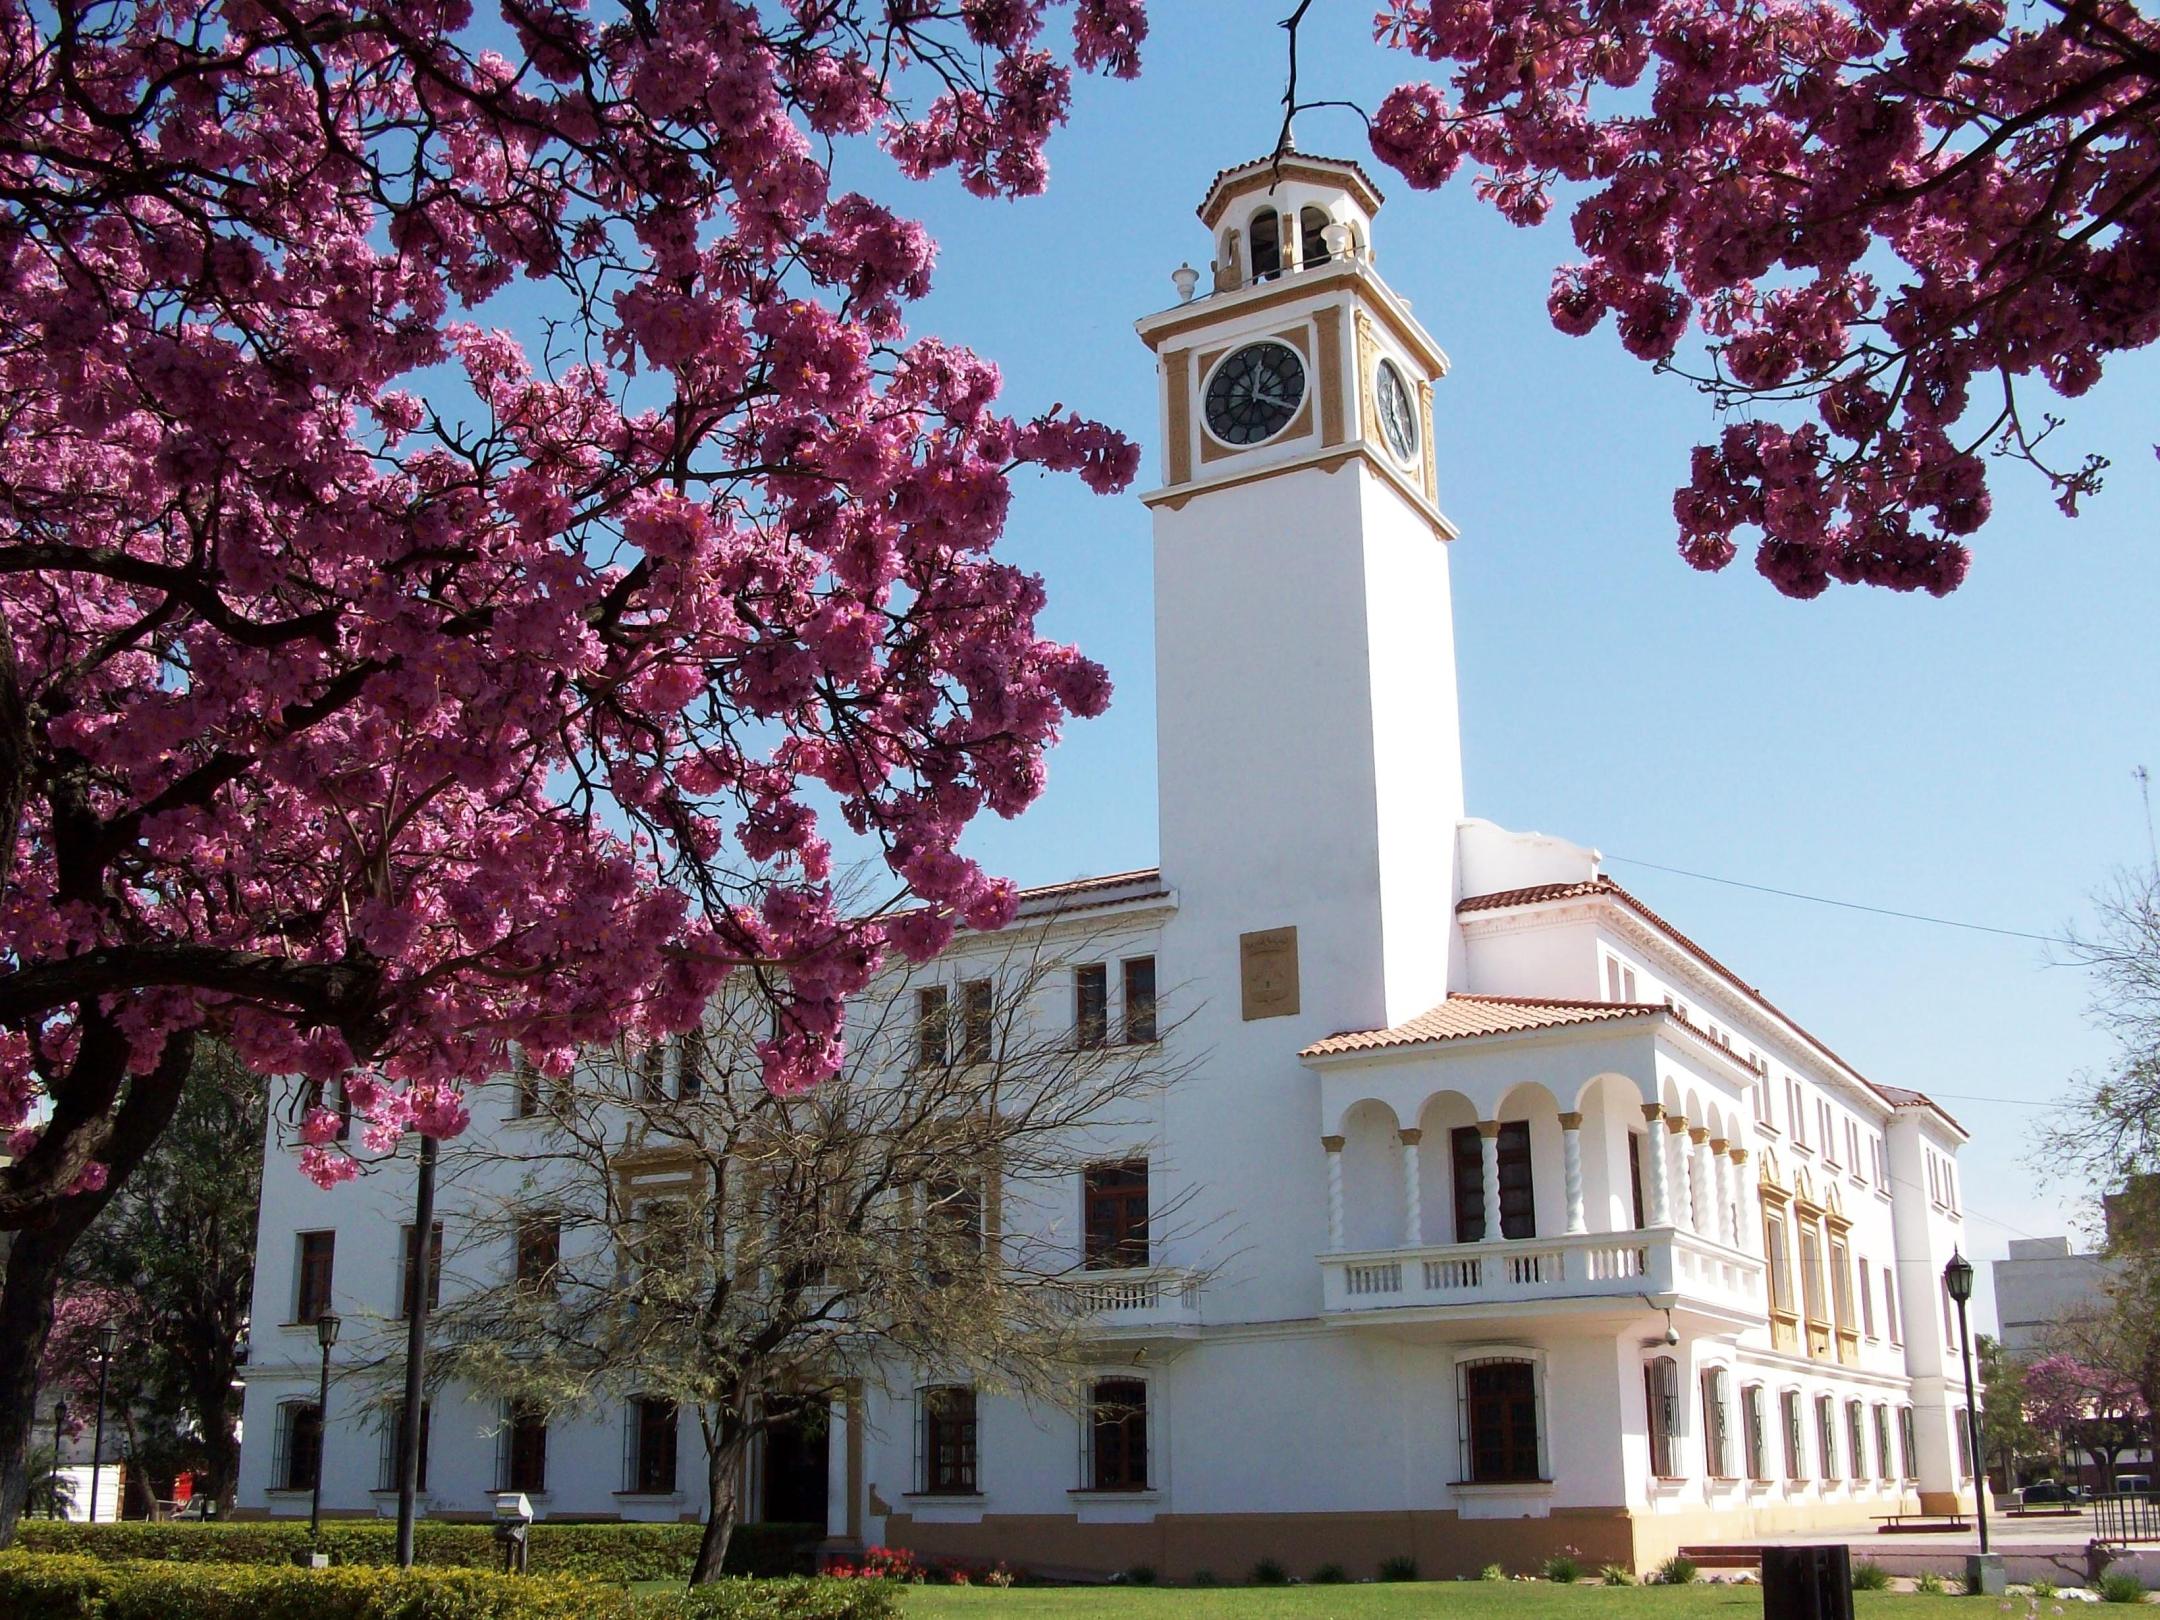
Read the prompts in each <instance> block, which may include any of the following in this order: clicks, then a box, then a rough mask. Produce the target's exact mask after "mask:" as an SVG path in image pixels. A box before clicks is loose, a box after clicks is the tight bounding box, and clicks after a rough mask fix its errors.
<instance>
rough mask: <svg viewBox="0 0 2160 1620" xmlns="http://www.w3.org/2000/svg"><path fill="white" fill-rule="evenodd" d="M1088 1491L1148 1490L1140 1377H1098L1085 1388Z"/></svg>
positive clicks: (1143, 1393)
mask: <svg viewBox="0 0 2160 1620" xmlns="http://www.w3.org/2000/svg"><path fill="white" fill-rule="evenodd" d="M1087 1425H1088V1432H1087V1440H1088V1446H1087V1453H1086V1457H1085V1459H1084V1461H1085V1467H1086V1481H1087V1488H1088V1489H1089V1490H1092V1491H1144V1490H1146V1489H1147V1488H1148V1387H1147V1381H1146V1380H1145V1379H1140V1378H1098V1379H1097V1380H1095V1382H1094V1383H1092V1384H1091V1385H1089V1386H1088V1412H1087Z"/></svg>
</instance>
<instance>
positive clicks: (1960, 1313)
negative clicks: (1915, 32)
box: [1943, 1249, 2002, 1596]
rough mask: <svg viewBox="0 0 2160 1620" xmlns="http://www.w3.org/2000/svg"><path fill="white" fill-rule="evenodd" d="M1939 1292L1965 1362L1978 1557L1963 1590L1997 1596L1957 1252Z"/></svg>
mask: <svg viewBox="0 0 2160 1620" xmlns="http://www.w3.org/2000/svg"><path fill="white" fill-rule="evenodd" d="M1943 1289H1944V1291H1945V1292H1947V1293H1948V1294H1949V1296H1950V1299H1951V1302H1952V1303H1953V1304H1955V1305H1956V1306H1957V1317H1958V1350H1959V1354H1960V1355H1961V1356H1962V1357H1963V1358H1964V1362H1965V1447H1966V1450H1967V1452H1968V1453H1969V1454H1970V1455H1969V1456H1968V1457H1967V1459H1966V1462H1967V1465H1968V1466H1969V1467H1970V1468H1971V1469H1972V1476H1973V1507H1974V1511H1975V1513H1976V1515H1977V1516H1978V1519H1979V1522H1980V1556H1979V1557H1978V1558H1976V1559H1974V1560H1973V1561H1972V1564H1973V1569H1972V1575H1973V1578H1972V1579H1971V1580H1969V1581H1968V1582H1967V1583H1966V1590H1967V1591H1970V1592H1976V1593H1988V1594H1992V1595H1995V1596H2000V1595H2001V1593H2002V1581H2001V1574H2000V1566H1999V1565H1995V1561H1994V1560H1992V1559H1991V1558H1990V1557H1989V1556H1988V1522H1987V1468H1986V1460H1985V1453H1984V1452H1982V1450H1981V1448H1980V1402H1979V1399H1978V1398H1977V1397H1976V1396H1975V1395H1974V1394H1973V1368H1972V1329H1971V1326H1970V1325H1969V1324H1968V1323H1967V1321H1966V1319H1965V1307H1966V1306H1967V1305H1968V1304H1969V1303H1971V1300H1972V1296H1973V1263H1972V1262H1971V1261H1970V1260H1968V1259H1966V1258H1965V1255H1964V1253H1963V1251H1961V1250H1957V1249H1953V1250H1951V1251H1950V1263H1949V1264H1948V1265H1946V1266H1944V1267H1943ZM1991 1565H1994V1567H1995V1579H1994V1581H1993V1583H1992V1584H1991V1583H1990V1582H1989V1581H1988V1578H1987V1577H1988V1574H1989V1570H1990V1566H1991Z"/></svg>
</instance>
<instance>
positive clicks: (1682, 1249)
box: [1320, 1227, 1763, 1315]
mask: <svg viewBox="0 0 2160 1620" xmlns="http://www.w3.org/2000/svg"><path fill="white" fill-rule="evenodd" d="M1320 1266H1321V1275H1322V1279H1323V1290H1324V1299H1325V1307H1326V1309H1327V1310H1328V1311H1330V1312H1362V1311H1380V1310H1389V1309H1400V1308H1403V1307H1407V1306H1435V1305H1490V1304H1503V1303H1514V1302H1519V1301H1526V1300H1548V1299H1593V1300H1594V1299H1634V1298H1638V1297H1639V1296H1641V1295H1644V1294H1653V1295H1659V1294H1671V1295H1676V1296H1678V1297H1680V1298H1681V1299H1683V1300H1687V1299H1695V1300H1700V1301H1702V1302H1704V1303H1707V1304H1713V1305H1716V1306H1718V1307H1720V1308H1721V1309H1724V1310H1728V1311H1730V1310H1738V1311H1741V1312H1744V1313H1747V1314H1750V1315H1760V1314H1762V1311H1763V1280H1762V1270H1763V1267H1762V1261H1761V1260H1759V1259H1757V1258H1755V1257H1754V1256H1753V1255H1746V1254H1741V1253H1739V1252H1738V1251H1736V1250H1733V1249H1728V1248H1725V1247H1724V1246H1723V1245H1722V1244H1717V1243H1712V1242H1710V1241H1709V1240H1708V1239H1705V1238H1700V1237H1696V1236H1695V1235H1693V1234H1692V1233H1687V1232H1680V1231H1675V1230H1674V1229H1672V1228H1670V1227H1659V1228H1653V1229H1651V1230H1648V1231H1642V1232H1583V1233H1577V1234H1575V1235H1573V1236H1570V1237H1559V1238H1523V1239H1519V1240H1510V1241H1504V1242H1500V1243H1451V1244H1445V1245H1441V1246H1437V1247H1428V1248H1420V1249H1381V1250H1372V1251H1367V1252H1365V1253H1361V1254H1328V1255H1322V1256H1321V1257H1320Z"/></svg>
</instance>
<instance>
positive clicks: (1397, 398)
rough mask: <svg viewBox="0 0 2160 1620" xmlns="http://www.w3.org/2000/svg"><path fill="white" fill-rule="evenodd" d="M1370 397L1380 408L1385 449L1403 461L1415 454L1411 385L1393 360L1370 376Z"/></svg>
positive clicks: (1383, 363)
mask: <svg viewBox="0 0 2160 1620" xmlns="http://www.w3.org/2000/svg"><path fill="white" fill-rule="evenodd" d="M1373 397H1374V399H1375V401H1376V402H1377V403H1378V405H1379V407H1380V432H1381V435H1382V436H1383V437H1384V438H1385V439H1386V440H1387V442H1388V448H1389V449H1390V450H1392V451H1394V452H1395V454H1396V455H1397V456H1399V457H1401V458H1402V459H1403V460H1404V461H1409V460H1412V459H1413V458H1415V457H1416V455H1417V417H1416V416H1415V415H1414V414H1413V413H1412V411H1411V408H1410V385H1409V384H1408V383H1406V382H1404V381H1403V374H1402V371H1401V369H1400V368H1399V367H1397V366H1396V364H1395V362H1394V361H1392V360H1383V361H1381V362H1380V369H1379V372H1378V373H1377V374H1376V375H1375V376H1374V378H1373Z"/></svg>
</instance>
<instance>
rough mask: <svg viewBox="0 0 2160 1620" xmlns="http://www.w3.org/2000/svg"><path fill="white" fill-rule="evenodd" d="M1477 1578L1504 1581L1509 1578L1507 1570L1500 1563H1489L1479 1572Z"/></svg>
mask: <svg viewBox="0 0 2160 1620" xmlns="http://www.w3.org/2000/svg"><path fill="white" fill-rule="evenodd" d="M1477 1578H1478V1579H1479V1580H1481V1581H1504V1580H1506V1579H1507V1571H1506V1570H1504V1569H1502V1568H1501V1567H1500V1566H1499V1565H1498V1564H1487V1565H1486V1566H1485V1567H1484V1568H1483V1569H1481V1570H1479V1571H1478V1572H1477Z"/></svg>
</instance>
